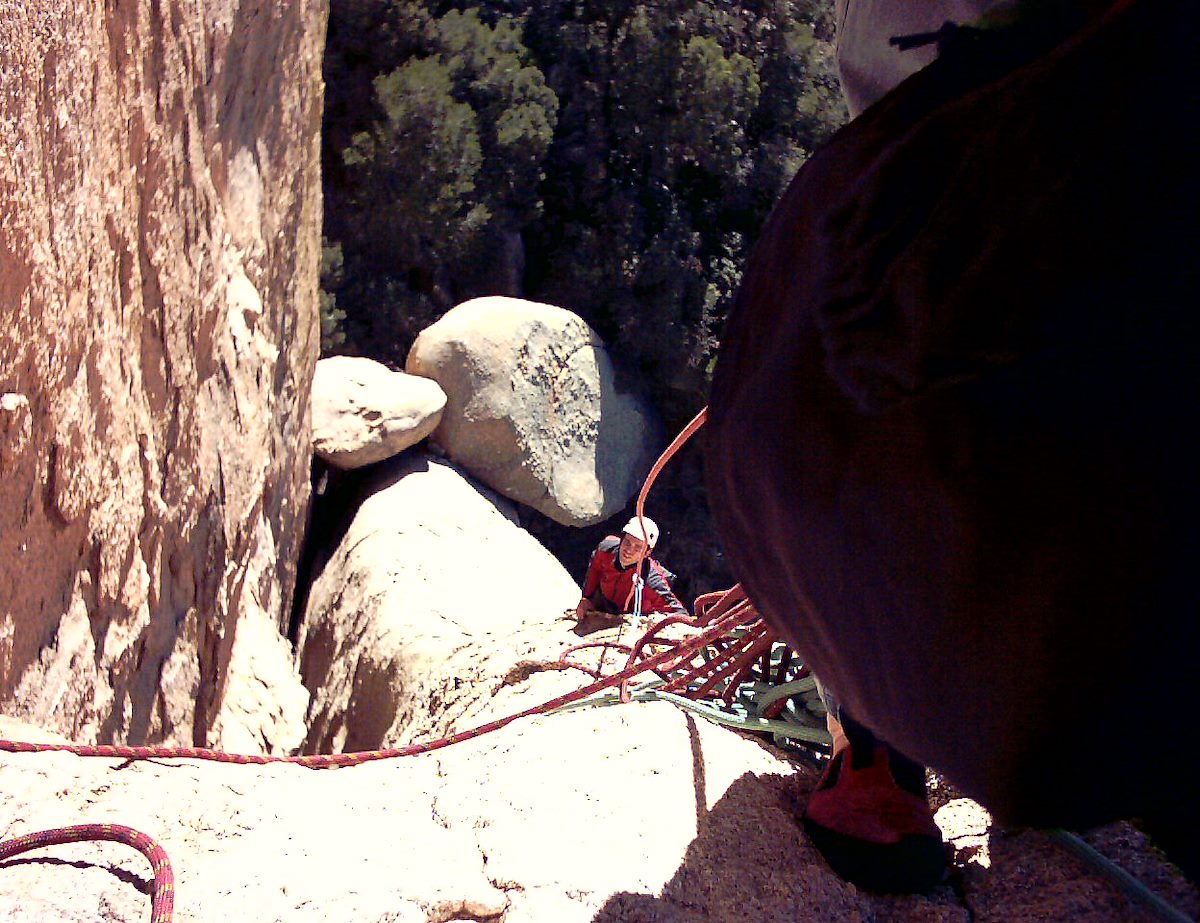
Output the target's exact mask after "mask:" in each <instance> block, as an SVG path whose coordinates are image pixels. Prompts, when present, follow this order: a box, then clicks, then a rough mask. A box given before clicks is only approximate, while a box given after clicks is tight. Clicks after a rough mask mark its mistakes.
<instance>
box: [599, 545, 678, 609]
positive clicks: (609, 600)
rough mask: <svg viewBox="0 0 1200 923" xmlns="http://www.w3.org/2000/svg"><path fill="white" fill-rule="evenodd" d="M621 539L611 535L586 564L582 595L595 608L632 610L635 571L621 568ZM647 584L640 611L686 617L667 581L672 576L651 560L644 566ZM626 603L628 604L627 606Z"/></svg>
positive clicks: (643, 590) (631, 568)
mask: <svg viewBox="0 0 1200 923" xmlns="http://www.w3.org/2000/svg"><path fill="white" fill-rule="evenodd" d="M620 545H621V540H620V539H619V538H617V537H616V536H615V535H610V536H608V537H607V538H606V539H604V541H602V542H601V543H600V544H599V545H597V546H596V550H595V551H593V552H592V560H591V563H590V564H589V565H588V572H587V579H586V580H584V583H583V596H584V598H585V599H590V600H591V601H592V602H593V603H594V604H595V605H596V606H598V607H599V608H601V609H605V610H607V611H609V612H631V611H633V594H632V592H631V591H632V589H633V577H634V573H635V568H634V567H633V566H632V565H631V566H629V567H622V566H621V559H620V555H619V553H618V551H617V549H618V548H619V547H620ZM643 570H644V571H645V572H646V582H645V585H644V586H643V588H642V612H662V613H670V614H672V615H686V614H687V610H686V609H685V608H684V607H683V604H682V603H681V602H680V601H679V600H678V599H677V598H676V596H675V594H674V592H672V590H671V585H670V583H669V582H668V581H669V580H670V578H672V577H674V576H675V575H674V574H672V573H671V572H670V571H668V570H667V569H666V568H664V567H663V566H662V565H661V564H659V563H658V562H657V561H655V560H654V559H653V558H646V560H645V562H644V564H643ZM626 600H628V605H626Z"/></svg>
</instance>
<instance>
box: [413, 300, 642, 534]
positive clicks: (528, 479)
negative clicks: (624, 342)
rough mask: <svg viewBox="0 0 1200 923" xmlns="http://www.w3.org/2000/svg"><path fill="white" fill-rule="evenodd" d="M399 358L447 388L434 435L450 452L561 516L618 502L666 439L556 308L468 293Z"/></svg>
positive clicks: (587, 331) (577, 325)
mask: <svg viewBox="0 0 1200 923" xmlns="http://www.w3.org/2000/svg"><path fill="white" fill-rule="evenodd" d="M405 368H406V370H407V371H409V372H411V373H413V374H415V375H424V376H426V377H428V378H432V379H434V380H435V381H437V383H438V384H440V385H441V386H442V389H443V390H444V391H445V392H446V398H447V401H446V411H445V413H444V414H443V416H442V422H441V424H440V425H439V426H438V428H437V430H436V431H435V432H434V436H433V438H434V440H435V441H436V442H438V443H439V444H440V445H441V446H442V447H443V448H445V450H446V452H447V453H448V454H449V456H450V457H451V458H452V459H454V461H456V462H457V463H458V464H460V465H462V466H463V467H464V468H466V469H467V470H468V471H469V472H471V474H473V475H474V476H475V477H477V478H479V480H481V481H483V482H484V483H485V484H487V485H488V486H489V487H491V488H493V489H494V490H496V491H499V492H500V493H501V494H503V495H504V496H506V497H509V498H510V499H513V500H516V501H518V502H520V503H524V504H526V505H528V506H531V507H533V508H534V509H536V510H539V511H540V512H542V513H545V514H546V515H547V516H549V517H550V518H551V519H554V520H555V521H557V522H560V523H563V524H566V525H575V526H581V525H589V524H591V523H595V522H599V521H601V520H603V519H607V518H608V517H609V516H612V515H613V514H614V513H616V512H618V511H619V510H620V509H621V508H622V507H623V506H625V504H626V503H627V502H628V501H629V499H630V497H632V496H633V495H634V494H635V493H636V492H637V490H638V488H639V487H640V486H641V482H642V479H643V478H644V477H645V475H646V472H647V471H648V470H649V467H650V465H651V464H652V463H653V461H654V457H655V453H656V451H657V450H658V449H659V448H661V446H659V444H658V443H659V439H660V428H659V426H658V423H657V419H656V416H655V414H654V412H653V410H652V408H651V407H650V405H649V404H648V403H647V401H646V400H645V399H644V398H643V397H642V396H640V395H638V394H636V393H634V392H631V391H624V390H621V389H620V388H618V386H617V380H616V376H615V375H614V370H613V363H612V360H611V359H610V358H609V356H608V353H607V352H606V351H605V348H604V344H603V343H602V342H601V340H600V337H599V336H598V335H597V334H596V332H595V331H594V330H592V329H591V328H590V327H589V326H588V325H587V324H586V323H584V322H583V320H581V319H580V318H579V317H578V316H577V315H575V314H572V313H571V312H570V311H567V310H565V309H563V308H558V307H554V306H553V305H548V304H538V303H536V302H531V301H522V300H520V299H517V298H506V297H500V296H495V297H489V298H476V299H474V300H472V301H467V302H464V303H463V304H460V305H458V306H457V307H455V308H454V309H453V310H451V311H449V312H448V313H447V314H445V316H443V317H442V318H441V319H440V320H439V321H438V322H437V323H435V324H433V325H432V326H430V327H428V328H427V329H425V330H423V331H422V332H421V334H420V335H419V336H418V337H417V339H416V342H415V343H413V346H412V350H411V351H410V352H409V354H408V360H407V362H406V365H405Z"/></svg>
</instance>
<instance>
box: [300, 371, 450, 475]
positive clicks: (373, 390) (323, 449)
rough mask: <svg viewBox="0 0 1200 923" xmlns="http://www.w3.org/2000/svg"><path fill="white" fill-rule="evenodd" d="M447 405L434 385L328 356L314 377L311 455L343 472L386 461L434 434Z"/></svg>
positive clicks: (435, 384) (415, 378) (415, 376)
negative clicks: (313, 453) (313, 454)
mask: <svg viewBox="0 0 1200 923" xmlns="http://www.w3.org/2000/svg"><path fill="white" fill-rule="evenodd" d="M445 406H446V394H445V392H444V391H442V389H441V388H440V387H439V386H438V383H437V382H436V381H432V380H430V379H428V378H422V377H420V376H419V375H408V374H406V373H404V372H393V371H392V370H391V369H389V368H388V367H387V366H386V365H383V364H381V363H379V362H376V361H374V360H373V359H361V358H357V357H353V356H330V357H329V358H328V359H322V360H321V361H320V362H318V363H317V372H316V374H315V375H314V376H313V386H312V412H313V451H315V452H316V454H317V455H318V456H319V457H320V458H322V459H324V460H325V461H327V462H328V463H329V464H331V465H333V466H334V467H335V468H341V469H343V470H346V469H351V468H361V467H362V466H363V465H370V464H373V463H375V462H378V461H383V460H384V459H385V458H391V457H392V456H393V455H399V454H400V453H401V452H403V451H404V450H405V449H407V448H409V447H410V446H414V445H416V444H417V443H418V442H420V441H421V440H422V439H424V438H425V437H426V436H428V435H429V434H430V433H432V432H433V431H434V429H436V428H437V425H438V423H439V422H440V421H441V419H442V409H443V408H444V407H445Z"/></svg>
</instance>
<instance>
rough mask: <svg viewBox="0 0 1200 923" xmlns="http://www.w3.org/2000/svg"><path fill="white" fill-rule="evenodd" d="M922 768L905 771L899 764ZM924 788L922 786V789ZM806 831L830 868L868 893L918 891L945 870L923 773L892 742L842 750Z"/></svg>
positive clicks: (807, 814) (813, 801)
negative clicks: (898, 777)
mask: <svg viewBox="0 0 1200 923" xmlns="http://www.w3.org/2000/svg"><path fill="white" fill-rule="evenodd" d="M893 763H896V764H901V763H904V764H907V766H906V767H905V768H906V769H908V768H909V767H911V768H912V769H915V770H916V771H915V772H912V771H906V772H904V773H898V774H897V775H901V776H902V777H904V782H905V783H907V784H906V785H905V786H904V787H902V786H901V784H900V783H898V782H897V780H896V776H894V775H893V772H892V764H893ZM918 788H919V791H918ZM803 820H804V829H805V831H806V832H807V833H808V836H809V839H810V840H812V843H813V845H814V846H816V847H817V849H818V850H820V852H821V855H823V856H824V857H825V861H827V862H828V863H829V865H830V867H831V868H832V869H833V870H834V871H835V872H837V874H838V875H839V876H841V877H842V878H844V879H845V880H846V881H849V882H851V883H852V884H855V885H857V886H859V887H861V888H864V889H866V890H868V891H876V892H880V893H885V894H917V893H921V892H923V891H928V890H930V889H931V888H933V887H935V886H936V885H938V884H939V883H940V882H941V880H942V878H943V876H944V874H945V869H946V855H945V849H944V847H943V844H942V833H941V831H940V830H939V829H938V826H937V824H935V823H934V822H933V812H932V811H930V810H929V802H928V801H926V800H925V779H924V770H923V769H922V768H921V767H918V766H916V764H914V763H911V762H909V761H907V760H905V758H904V757H903V756H901V755H900V754H899V753H896V751H894V750H892V749H891V748H890V747H888V746H887V745H886V744H884V743H882V742H879V741H873V742H872V744H871V745H869V746H865V747H864V746H859V747H858V748H855V747H854V746H853V744H852V745H851V746H849V747H846V748H845V749H843V750H841V751H840V752H839V753H837V754H836V755H835V756H834V757H833V759H832V760H830V763H829V765H828V766H827V767H826V768H825V772H824V773H823V774H822V775H821V778H820V780H819V781H818V782H817V787H816V789H815V790H814V791H813V793H812V795H811V796H810V797H809V800H808V806H807V807H806V808H805V811H804V819H803Z"/></svg>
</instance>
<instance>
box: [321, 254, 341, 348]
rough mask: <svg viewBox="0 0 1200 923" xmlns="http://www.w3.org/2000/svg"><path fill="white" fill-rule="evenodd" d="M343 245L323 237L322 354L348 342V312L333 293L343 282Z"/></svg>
mask: <svg viewBox="0 0 1200 923" xmlns="http://www.w3.org/2000/svg"><path fill="white" fill-rule="evenodd" d="M342 266H343V262H342V247H341V244H334V245H332V246H331V245H330V243H329V241H328V240H327V239H326V238H324V237H322V238H321V297H320V316H321V354H322V355H326V356H327V355H330V354H331V353H335V352H337V351H338V350H339V349H340V348H341V347H342V346H343V345H344V344H345V342H346V332H345V330H343V329H342V322H343V321H344V320H345V319H346V312H345V311H342V310H340V309H339V308H338V306H337V295H334V294H333V290H334V289H336V288H337V287H338V286H339V285H340V284H341V283H342Z"/></svg>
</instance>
